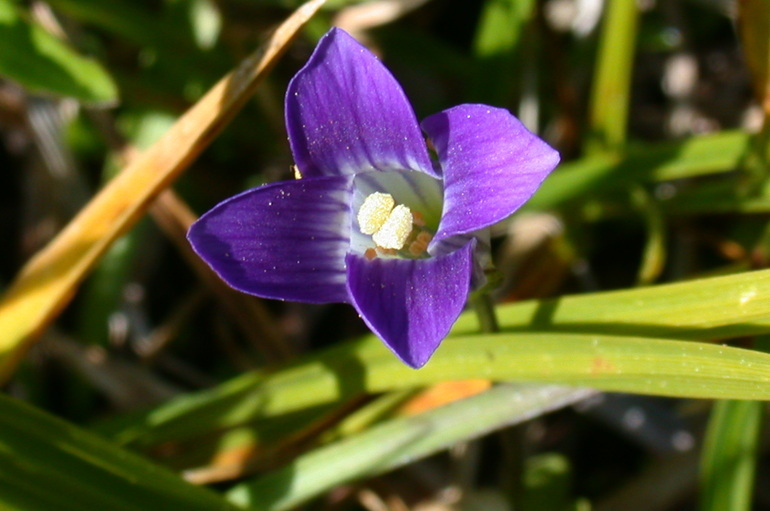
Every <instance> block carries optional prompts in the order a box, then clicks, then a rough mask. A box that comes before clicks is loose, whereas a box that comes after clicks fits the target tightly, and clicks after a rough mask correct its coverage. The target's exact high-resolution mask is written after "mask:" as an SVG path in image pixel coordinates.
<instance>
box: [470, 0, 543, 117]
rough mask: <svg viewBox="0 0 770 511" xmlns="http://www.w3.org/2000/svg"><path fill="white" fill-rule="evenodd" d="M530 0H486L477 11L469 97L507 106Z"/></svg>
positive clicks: (510, 98) (531, 3)
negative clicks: (475, 62)
mask: <svg viewBox="0 0 770 511" xmlns="http://www.w3.org/2000/svg"><path fill="white" fill-rule="evenodd" d="M533 7H534V2H533V1H532V0H486V2H485V3H484V7H483V8H482V10H481V18H480V19H479V24H478V28H477V30H476V37H475V39H474V41H473V53H474V54H475V56H476V59H477V60H478V62H479V69H478V71H477V72H476V73H474V74H473V85H472V87H473V96H474V98H477V100H478V101H481V102H484V103H489V104H491V105H498V106H502V105H509V104H511V100H512V98H513V93H514V92H515V90H516V88H517V87H516V86H515V85H516V84H515V80H516V79H517V77H518V76H519V74H520V73H519V72H518V71H519V69H517V68H518V67H520V66H518V63H517V57H518V56H519V54H520V52H519V48H520V42H521V40H522V34H523V32H524V27H525V26H526V25H527V23H529V21H530V19H531V18H532V13H533Z"/></svg>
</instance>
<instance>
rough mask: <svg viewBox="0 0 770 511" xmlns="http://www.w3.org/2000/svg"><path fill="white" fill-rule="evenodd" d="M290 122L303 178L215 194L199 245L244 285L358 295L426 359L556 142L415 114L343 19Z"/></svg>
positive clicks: (510, 128) (356, 299) (453, 115)
mask: <svg viewBox="0 0 770 511" xmlns="http://www.w3.org/2000/svg"><path fill="white" fill-rule="evenodd" d="M286 127H287V130H288V133H289V142H290V145H291V150H292V153H293V155H294V160H295V163H296V170H297V173H298V177H300V179H297V180H294V181H285V182H279V183H273V184H268V185H265V186H261V187H259V188H255V189H253V190H249V191H246V192H244V193H242V194H240V195H236V196H235V197H232V198H230V199H228V200H226V201H224V202H222V203H221V204H219V205H217V206H216V207H214V208H213V209H212V210H211V211H209V212H208V213H206V214H204V215H203V216H202V217H201V218H200V219H199V220H198V221H197V222H196V223H195V224H194V225H193V226H192V227H191V229H190V232H189V234H188V238H189V240H190V242H191V243H192V246H193V248H194V249H195V251H196V252H197V253H198V254H199V255H200V256H201V257H202V258H203V259H204V260H205V261H206V262H207V263H208V264H209V265H210V266H211V267H212V268H213V269H214V271H215V272H217V273H218V274H219V276H220V277H221V278H222V279H224V280H225V282H227V283H228V284H229V285H230V286H232V287H234V288H235V289H238V290H240V291H243V292H245V293H250V294H253V295H257V296H261V297H265V298H275V299H280V300H294V301H301V302H312V303H329V302H345V303H350V304H352V305H353V307H355V308H356V310H357V311H358V313H359V314H360V315H361V317H362V318H363V320H364V321H365V322H366V324H367V325H368V326H369V327H370V328H371V329H372V331H374V332H375V333H376V334H377V335H378V336H379V337H380V338H381V339H382V340H383V341H384V342H385V344H386V345H387V346H388V347H389V348H390V349H391V350H392V351H393V352H394V353H395V354H396V355H398V357H400V358H401V360H403V361H404V362H405V363H406V364H408V365H410V366H412V367H415V368H417V367H421V366H422V365H424V364H425V363H426V362H427V361H428V359H429V358H430V356H431V355H432V354H433V352H434V351H435V350H436V348H437V347H438V345H439V343H440V342H441V341H442V339H443V338H444V337H445V336H446V335H447V333H448V332H449V329H450V328H451V326H452V324H453V323H454V322H455V320H456V319H457V317H458V316H459V314H460V312H461V311H462V309H463V307H464V305H465V302H466V300H467V298H468V294H469V292H470V291H471V289H472V288H473V287H474V286H476V285H478V284H479V283H481V282H482V281H483V267H484V265H485V264H486V262H487V261H488V251H489V243H488V236H489V235H488V227H490V226H491V225H492V224H495V223H497V222H499V221H501V220H503V219H505V218H506V217H508V216H509V215H510V214H512V213H513V212H514V211H516V210H517V209H518V208H519V207H520V206H521V205H522V204H523V203H524V202H526V201H527V200H528V199H529V198H530V197H531V196H532V194H533V193H534V192H535V190H537V188H538V187H539V186H540V183H541V182H542V181H543V179H545V177H546V176H547V175H548V173H549V172H550V171H551V170H552V169H553V168H554V167H555V166H556V164H557V163H558V161H559V155H558V153H557V152H556V151H554V150H553V149H552V148H551V147H549V146H548V145H547V144H546V143H545V142H543V141H542V140H540V139H539V138H538V137H536V136H535V135H533V134H532V133H530V132H529V131H528V130H527V129H526V128H525V127H524V126H523V125H522V124H521V123H520V122H519V121H518V120H517V119H516V118H515V117H513V116H512V115H511V114H510V113H509V112H508V111H506V110H503V109H500V108H493V107H490V106H486V105H477V104H476V105H471V104H466V105H460V106H456V107H454V108H451V109H449V110H446V111H444V112H441V113H438V114H435V115H432V116H430V117H428V118H427V119H425V120H424V121H423V122H422V124H421V125H420V124H418V122H417V119H416V117H415V114H414V111H413V110H412V107H411V105H410V104H409V102H408V101H407V99H406V96H405V95H404V92H403V90H402V89H401V87H400V86H399V84H398V83H397V82H396V81H395V79H394V78H393V76H392V75H391V74H390V73H389V72H388V70H387V69H386V68H385V67H384V66H383V65H382V64H381V63H380V61H379V60H377V58H376V57H375V56H374V55H372V54H371V53H370V52H369V51H368V50H367V49H365V48H364V47H363V46H361V45H360V44H359V43H358V42H356V41H355V40H354V39H353V38H352V37H350V35H348V34H347V33H345V32H344V31H342V30H340V29H332V30H331V31H330V32H329V33H327V34H326V35H325V36H324V37H323V38H322V39H321V41H320V42H319V43H318V46H317V48H316V49H315V51H314V53H313V55H312V56H311V57H310V60H309V61H308V63H307V64H306V65H305V67H304V68H302V70H300V71H299V72H298V73H297V75H296V76H295V77H294V78H293V79H292V81H291V83H290V84H289V88H288V91H287V93H286ZM421 127H422V130H423V131H424V132H425V134H426V135H427V136H428V138H429V140H430V143H432V147H433V148H434V149H435V154H436V156H437V158H436V160H435V161H434V160H433V159H432V158H431V155H430V153H429V151H428V145H427V144H426V141H425V139H424V138H423V135H422V132H421V130H420V128H421Z"/></svg>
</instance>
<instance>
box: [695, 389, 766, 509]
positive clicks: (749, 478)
mask: <svg viewBox="0 0 770 511" xmlns="http://www.w3.org/2000/svg"><path fill="white" fill-rule="evenodd" d="M764 407H765V405H764V403H761V402H758V401H718V402H717V403H715V404H714V409H713V410H712V412H711V418H710V420H709V427H708V431H707V433H706V439H705V441H704V444H703V457H702V459H701V481H700V483H701V487H700V500H701V502H700V510H701V511H722V510H724V509H729V510H730V511H748V510H749V509H751V508H752V506H751V503H752V495H753V493H754V472H755V469H756V464H757V455H758V450H759V446H758V444H759V429H760V424H761V421H762V412H763V410H764Z"/></svg>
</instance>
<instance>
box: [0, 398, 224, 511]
mask: <svg viewBox="0 0 770 511" xmlns="http://www.w3.org/2000/svg"><path fill="white" fill-rule="evenodd" d="M0 508H2V509H18V510H24V511H47V510H52V509H56V510H60V511H70V510H72V511H75V510H77V511H86V510H96V509H104V510H107V509H109V510H116V511H140V510H146V509H163V510H169V511H170V510H180V511H181V510H185V511H193V510H200V511H203V510H214V509H219V510H235V509H237V507H236V506H234V505H232V504H229V503H228V502H226V501H225V500H223V499H222V498H221V497H220V496H219V495H217V494H215V493H214V492H212V491H210V490H208V489H205V488H201V487H196V486H193V485H191V484H188V483H186V482H184V481H183V480H181V479H180V478H179V477H178V476H176V475H175V474H173V473H171V472H169V471H167V470H166V469H164V468H162V467H159V466H157V465H153V464H152V463H150V462H148V461H146V460H144V459H142V458H140V457H139V456H137V455H135V454H133V453H130V452H128V451H124V450H122V449H120V448H118V447H116V446H115V445H113V444H111V443H109V442H107V441H106V440H104V439H102V438H101V437H97V436H96V435H93V434H92V433H89V432H86V431H84V430H81V429H79V428H77V427H75V426H74V425H72V424H69V423H67V422H65V421H62V420H60V419H58V418H55V417H52V416H50V415H47V414H45V413H43V412H41V411H39V410H36V409H35V408H32V407H31V406H29V405H27V404H24V403H21V402H19V401H16V400H14V399H11V398H9V397H6V396H4V395H0Z"/></svg>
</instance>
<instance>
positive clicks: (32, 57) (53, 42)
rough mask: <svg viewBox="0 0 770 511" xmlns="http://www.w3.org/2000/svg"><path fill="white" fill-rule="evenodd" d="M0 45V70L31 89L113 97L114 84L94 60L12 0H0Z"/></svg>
mask: <svg viewBox="0 0 770 511" xmlns="http://www.w3.org/2000/svg"><path fill="white" fill-rule="evenodd" d="M0 45H1V46H2V48H3V50H2V51H0V74H2V75H4V76H6V77H8V78H10V79H12V80H14V81H16V82H18V83H20V84H21V85H23V86H24V87H26V88H27V89H29V90H31V91H33V92H45V93H51V94H59V95H62V96H72V97H74V98H77V99H79V100H81V101H87V102H104V101H114V100H115V99H116V98H117V88H116V87H115V84H114V83H113V81H112V79H111V78H110V76H109V75H108V74H107V72H106V71H105V70H104V69H103V68H102V67H101V66H100V65H99V64H98V63H97V62H95V61H94V60H91V59H87V58H85V57H82V56H80V55H78V54H77V53H75V51H74V50H72V49H71V48H70V47H69V46H67V45H66V44H64V43H63V42H62V41H60V40H59V39H57V38H56V37H54V36H53V35H51V34H50V33H48V32H46V31H45V30H44V29H43V28H42V27H41V26H39V25H38V24H36V23H33V22H32V21H30V20H29V19H27V18H26V17H25V16H24V14H23V13H22V12H21V11H20V10H19V9H18V8H17V7H16V5H15V3H14V2H13V1H12V0H0Z"/></svg>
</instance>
